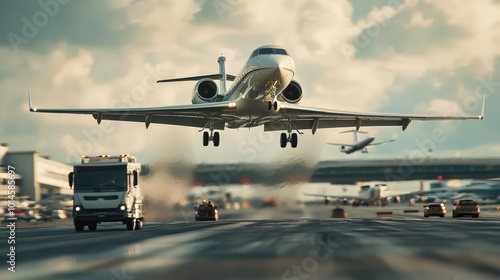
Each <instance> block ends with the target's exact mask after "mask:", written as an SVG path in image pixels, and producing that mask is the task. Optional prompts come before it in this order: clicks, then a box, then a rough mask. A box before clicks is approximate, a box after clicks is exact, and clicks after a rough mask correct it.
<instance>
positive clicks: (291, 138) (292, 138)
mask: <svg viewBox="0 0 500 280" xmlns="http://www.w3.org/2000/svg"><path fill="white" fill-rule="evenodd" d="M280 140H281V148H285V147H286V144H287V143H290V145H291V146H292V148H297V143H298V142H299V139H298V137H297V133H295V132H294V133H291V132H288V136H287V135H286V133H281V138H280Z"/></svg>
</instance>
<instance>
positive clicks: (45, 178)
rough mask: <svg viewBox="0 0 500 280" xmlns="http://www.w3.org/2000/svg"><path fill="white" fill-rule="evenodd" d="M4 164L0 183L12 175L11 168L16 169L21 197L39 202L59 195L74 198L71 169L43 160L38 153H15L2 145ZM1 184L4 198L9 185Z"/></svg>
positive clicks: (0, 150)
mask: <svg viewBox="0 0 500 280" xmlns="http://www.w3.org/2000/svg"><path fill="white" fill-rule="evenodd" d="M0 163H1V164H2V168H0V180H2V179H3V178H4V177H5V176H4V175H8V174H7V166H9V165H10V166H13V167H14V168H15V172H16V175H17V178H16V185H17V186H18V188H17V194H16V195H17V196H28V197H29V198H30V199H31V200H35V201H36V200H40V199H43V198H47V197H50V196H52V195H57V194H72V190H71V189H70V188H69V186H68V173H69V172H71V171H73V167H72V166H71V165H67V164H63V163H60V162H57V161H54V160H51V159H50V158H48V157H43V156H40V155H39V153H38V152H37V151H23V152H11V151H9V150H8V146H7V145H5V144H2V145H0ZM7 178H8V177H7ZM0 182H1V185H0V187H1V189H0V195H4V194H6V193H7V184H6V183H7V182H8V181H7V180H5V179H3V180H2V181H0Z"/></svg>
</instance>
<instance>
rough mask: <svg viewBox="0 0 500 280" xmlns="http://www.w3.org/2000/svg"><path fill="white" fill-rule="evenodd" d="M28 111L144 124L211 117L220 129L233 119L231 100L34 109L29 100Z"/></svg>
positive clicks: (191, 122) (202, 123)
mask: <svg viewBox="0 0 500 280" xmlns="http://www.w3.org/2000/svg"><path fill="white" fill-rule="evenodd" d="M29 106H30V111H31V112H38V113H60V114H82V115H92V117H94V119H96V120H97V123H101V121H102V120H114V121H129V122H142V123H145V124H146V128H147V127H149V125H150V124H151V123H159V124H172V125H180V126H191V127H200V128H203V127H206V126H207V124H208V122H209V120H211V119H213V120H214V128H215V129H219V130H223V129H224V127H225V126H224V124H225V122H226V121H230V120H234V118H235V117H234V116H232V114H231V113H230V112H231V111H233V110H235V109H236V104H235V103H233V102H214V103H207V104H193V105H180V106H165V107H150V108H88V109H37V108H34V107H33V105H32V102H31V94H29Z"/></svg>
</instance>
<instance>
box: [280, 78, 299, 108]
mask: <svg viewBox="0 0 500 280" xmlns="http://www.w3.org/2000/svg"><path fill="white" fill-rule="evenodd" d="M281 96H282V97H283V99H284V100H285V101H286V102H288V103H298V102H299V101H300V100H301V99H302V87H300V84H299V83H298V82H297V81H294V80H292V81H291V82H290V84H289V85H288V86H287V87H286V88H285V89H284V90H283V92H281Z"/></svg>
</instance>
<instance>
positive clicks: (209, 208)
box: [194, 203, 219, 221]
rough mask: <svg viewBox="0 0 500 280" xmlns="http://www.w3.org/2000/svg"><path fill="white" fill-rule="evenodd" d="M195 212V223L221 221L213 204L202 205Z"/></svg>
mask: <svg viewBox="0 0 500 280" xmlns="http://www.w3.org/2000/svg"><path fill="white" fill-rule="evenodd" d="M195 210H196V213H195V215H194V220H195V221H217V220H218V219H219V213H218V211H217V206H216V205H213V204H211V203H207V204H205V203H204V204H200V205H198V207H195Z"/></svg>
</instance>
